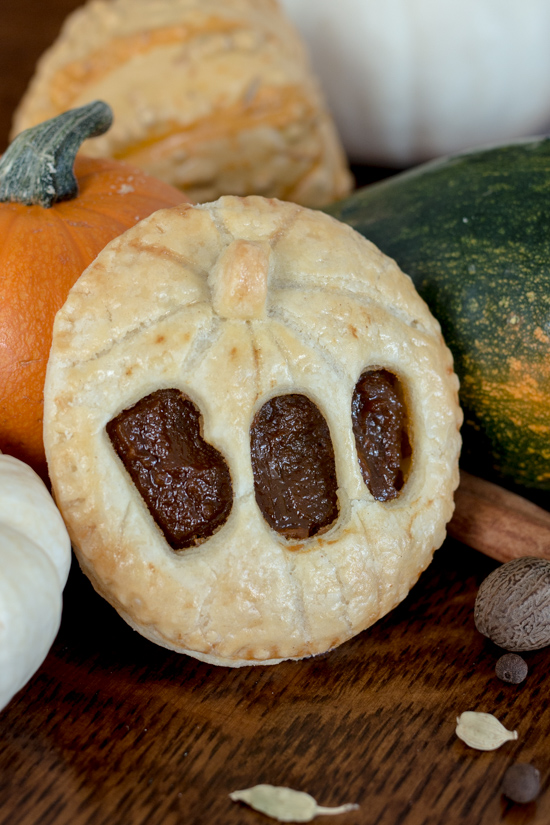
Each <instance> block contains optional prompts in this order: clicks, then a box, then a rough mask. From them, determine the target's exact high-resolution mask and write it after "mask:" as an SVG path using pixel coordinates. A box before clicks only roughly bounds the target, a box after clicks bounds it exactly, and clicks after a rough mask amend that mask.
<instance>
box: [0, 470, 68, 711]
mask: <svg viewBox="0 0 550 825" xmlns="http://www.w3.org/2000/svg"><path fill="white" fill-rule="evenodd" d="M70 563H71V543H70V539H69V535H68V533H67V530H66V528H65V525H64V523H63V519H62V518H61V515H60V513H59V510H58V509H57V507H56V506H55V504H54V501H53V499H52V497H51V495H50V494H49V492H48V490H47V488H46V485H45V484H44V482H43V481H42V480H41V478H40V477H39V476H38V475H37V474H36V473H35V472H34V470H32V469H31V467H29V466H28V465H27V464H24V463H23V462H22V461H19V459H17V458H13V457H12V456H9V455H0V571H1V572H0V708H3V707H5V706H6V705H7V704H8V702H9V701H10V700H11V699H12V697H13V696H14V695H15V694H16V693H17V691H18V690H20V688H22V687H23V685H25V684H26V682H27V681H28V680H29V679H30V678H31V676H32V675H33V674H34V673H35V671H36V670H37V669H38V668H39V667H40V665H41V664H42V662H43V661H44V659H45V658H46V655H47V653H48V651H49V649H50V647H51V645H52V642H53V640H54V639H55V636H56V634H57V631H58V629H59V623H60V620H61V608H62V592H63V588H64V586H65V583H66V581H67V576H68V574H69V568H70Z"/></svg>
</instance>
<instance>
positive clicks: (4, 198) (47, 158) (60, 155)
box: [0, 100, 113, 209]
mask: <svg viewBox="0 0 550 825" xmlns="http://www.w3.org/2000/svg"><path fill="white" fill-rule="evenodd" d="M112 122H113V112H112V110H111V107H110V106H109V105H108V104H107V103H104V102H103V101H102V100H95V101H93V102H92V103H88V104H86V105H85V106H80V107H79V108H78V109H70V110H69V111H68V112H63V114H61V115H57V117H52V118H51V119H50V120H45V121H44V122H43V123H39V124H38V126H33V127H32V128H31V129H25V131H24V132H21V133H20V134H19V135H17V137H16V138H15V139H14V140H13V141H12V143H11V144H10V146H8V148H7V149H6V151H5V152H4V154H3V155H2V157H1V158H0V201H1V202H9V201H15V202H16V203H22V204H25V206H31V205H32V204H37V205H38V206H42V207H44V209H49V207H50V206H53V204H54V203H57V202H58V201H65V200H72V199H73V198H76V197H77V195H78V183H77V180H76V177H75V175H74V171H73V166H74V161H75V157H76V153H77V152H78V150H79V149H80V146H81V144H82V143H83V142H84V141H85V140H87V139H88V138H91V137H96V136H97V135H102V134H103V133H104V132H106V131H107V129H109V127H110V126H111V124H112Z"/></svg>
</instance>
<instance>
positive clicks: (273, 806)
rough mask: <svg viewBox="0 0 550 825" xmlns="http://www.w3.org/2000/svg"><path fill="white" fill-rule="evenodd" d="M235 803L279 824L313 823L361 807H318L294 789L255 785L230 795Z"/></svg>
mask: <svg viewBox="0 0 550 825" xmlns="http://www.w3.org/2000/svg"><path fill="white" fill-rule="evenodd" d="M229 797H230V799H232V800H233V802H245V803H246V804H247V805H250V807H251V808H254V810H255V811H260V813H263V814H266V815H267V816H271V817H272V818H273V819H278V820H279V822H311V820H312V819H313V818H314V817H316V816H317V815H319V814H323V815H326V814H343V813H346V812H347V811H356V810H357V809H358V808H359V805H354V804H353V803H348V804H347V805H340V806H339V807H337V808H325V807H323V806H322V805H318V804H317V802H316V801H315V800H314V798H313V797H312V796H310V795H309V794H308V793H304V792H303V791H294V790H292V788H284V787H277V786H275V785H255V786H254V787H253V788H245V789H244V790H242V791H234V792H233V793H230V794H229Z"/></svg>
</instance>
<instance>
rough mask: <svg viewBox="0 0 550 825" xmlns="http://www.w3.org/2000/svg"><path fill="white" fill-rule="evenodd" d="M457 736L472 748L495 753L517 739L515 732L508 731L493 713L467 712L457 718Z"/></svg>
mask: <svg viewBox="0 0 550 825" xmlns="http://www.w3.org/2000/svg"><path fill="white" fill-rule="evenodd" d="M456 722H457V726H456V735H457V736H458V738H459V739H462V741H463V742H465V743H466V744H467V745H469V746H470V747H471V748H476V750H479V751H494V750H496V749H497V748H500V746H501V745H503V744H504V743H505V742H508V741H509V740H511V739H517V738H518V734H517V731H515V730H507V729H506V728H505V727H504V725H502V724H501V722H499V721H498V719H497V718H496V717H495V716H493V715H492V713H479V712H477V711H475V710H467V711H465V712H464V713H461V714H460V716H458V717H457V720H456Z"/></svg>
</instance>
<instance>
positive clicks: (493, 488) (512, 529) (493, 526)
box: [447, 470, 550, 562]
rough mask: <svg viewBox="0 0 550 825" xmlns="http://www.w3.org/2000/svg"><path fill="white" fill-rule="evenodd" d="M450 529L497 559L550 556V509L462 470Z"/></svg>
mask: <svg viewBox="0 0 550 825" xmlns="http://www.w3.org/2000/svg"><path fill="white" fill-rule="evenodd" d="M447 532H448V534H449V535H450V536H452V537H453V538H455V539H458V540H459V541H461V542H463V543H464V544H467V545H469V546H470V547H473V548H474V549H475V550H479V551H481V552H482V553H485V554H486V555H487V556H490V557H491V558H493V559H496V560H497V561H501V562H506V561H511V560H512V559H517V558H519V557H521V556H536V557H538V558H541V559H549V560H550V512H548V511H546V510H544V509H543V508H542V507H538V506H537V505H536V504H533V503H532V502H530V501H527V499H525V498H522V496H519V495H517V494H516V493H511V492H510V491H509V490H505V489H504V488H503V487H499V486H498V485H497V484H493V483H492V482H490V481H485V480H483V479H481V478H477V477H476V476H472V475H470V474H469V473H466V472H464V471H463V470H462V471H461V473H460V485H459V487H458V489H457V491H456V493H455V512H454V515H453V517H452V519H451V521H450V522H449V524H448V525H447Z"/></svg>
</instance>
